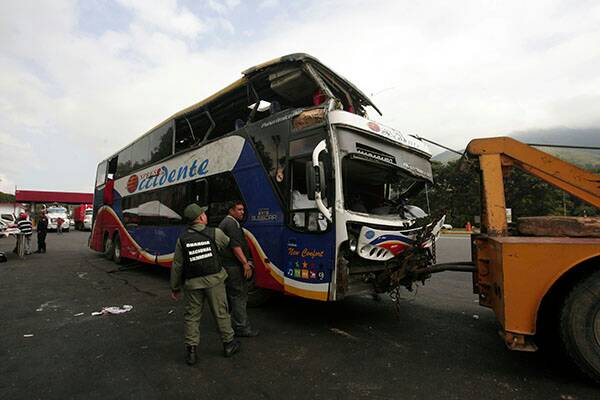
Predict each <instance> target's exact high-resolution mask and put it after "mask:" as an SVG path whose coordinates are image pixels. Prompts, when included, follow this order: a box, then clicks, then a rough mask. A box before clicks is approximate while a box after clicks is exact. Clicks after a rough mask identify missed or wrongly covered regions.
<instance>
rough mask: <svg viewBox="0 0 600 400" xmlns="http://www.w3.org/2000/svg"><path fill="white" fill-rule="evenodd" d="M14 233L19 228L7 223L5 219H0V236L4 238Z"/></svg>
mask: <svg viewBox="0 0 600 400" xmlns="http://www.w3.org/2000/svg"><path fill="white" fill-rule="evenodd" d="M14 233H19V228H17V225H16V224H9V223H8V222H6V221H2V220H0V237H2V238H5V237H8V236H10V235H11V234H14Z"/></svg>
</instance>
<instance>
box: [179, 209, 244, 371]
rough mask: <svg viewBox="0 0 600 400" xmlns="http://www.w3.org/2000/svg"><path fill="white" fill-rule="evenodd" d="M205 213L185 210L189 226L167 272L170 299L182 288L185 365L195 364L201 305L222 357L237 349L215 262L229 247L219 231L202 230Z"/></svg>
mask: <svg viewBox="0 0 600 400" xmlns="http://www.w3.org/2000/svg"><path fill="white" fill-rule="evenodd" d="M206 210H207V207H200V206H199V205H197V204H190V205H189V206H187V207H186V208H185V210H184V212H183V214H184V216H185V218H187V219H188V220H189V221H191V225H190V226H189V227H188V229H186V231H185V232H183V233H182V234H181V236H180V237H179V239H178V240H177V245H176V246H175V255H174V257H173V266H172V268H171V298H173V300H179V297H180V294H181V289H182V288H183V293H184V300H185V312H184V331H185V345H186V357H185V360H186V362H187V363H188V364H189V365H193V364H195V363H196V360H197V357H196V348H197V346H198V342H199V341H200V319H201V318H202V310H203V308H204V302H205V301H207V302H208V305H209V307H210V310H211V312H212V314H213V317H214V319H215V322H216V324H217V327H218V328H219V332H220V333H221V339H222V341H223V354H224V355H225V357H231V356H232V355H233V354H235V353H236V352H237V351H238V350H239V348H240V342H239V341H238V340H234V332H233V329H232V328H231V319H230V315H229V308H228V305H227V294H226V293H225V279H227V272H225V270H224V269H223V266H222V265H221V260H220V258H219V253H220V252H222V251H223V250H224V249H225V248H226V247H227V246H228V245H229V238H228V237H227V235H225V234H224V233H223V231H221V230H220V229H219V228H209V227H207V226H206V224H207V221H208V218H207V216H206Z"/></svg>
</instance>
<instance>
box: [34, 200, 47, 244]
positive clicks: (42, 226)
mask: <svg viewBox="0 0 600 400" xmlns="http://www.w3.org/2000/svg"><path fill="white" fill-rule="evenodd" d="M47 233H48V218H46V212H45V211H43V210H42V212H40V217H39V219H38V222H37V242H38V249H37V251H36V253H45V252H46V234H47Z"/></svg>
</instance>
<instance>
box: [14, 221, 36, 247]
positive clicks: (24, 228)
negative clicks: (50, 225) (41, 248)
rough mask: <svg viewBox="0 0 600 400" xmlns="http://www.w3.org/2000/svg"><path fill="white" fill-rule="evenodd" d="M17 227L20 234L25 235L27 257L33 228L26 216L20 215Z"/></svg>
mask: <svg viewBox="0 0 600 400" xmlns="http://www.w3.org/2000/svg"><path fill="white" fill-rule="evenodd" d="M17 227H18V228H19V230H20V231H21V233H22V234H23V235H25V254H26V255H29V254H31V236H32V233H33V226H32V225H31V221H30V220H29V218H28V216H27V214H25V213H21V214H20V215H19V221H18V222H17Z"/></svg>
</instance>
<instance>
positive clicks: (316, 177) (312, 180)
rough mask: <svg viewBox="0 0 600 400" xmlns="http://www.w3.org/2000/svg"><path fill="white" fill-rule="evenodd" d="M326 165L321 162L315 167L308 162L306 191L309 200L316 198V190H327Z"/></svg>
mask: <svg viewBox="0 0 600 400" xmlns="http://www.w3.org/2000/svg"><path fill="white" fill-rule="evenodd" d="M324 171H325V167H324V165H323V163H322V162H319V166H318V167H313V166H312V164H311V163H310V162H308V163H306V193H307V195H308V199H309V200H314V199H315V193H316V192H321V193H322V192H324V191H325V174H324Z"/></svg>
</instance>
